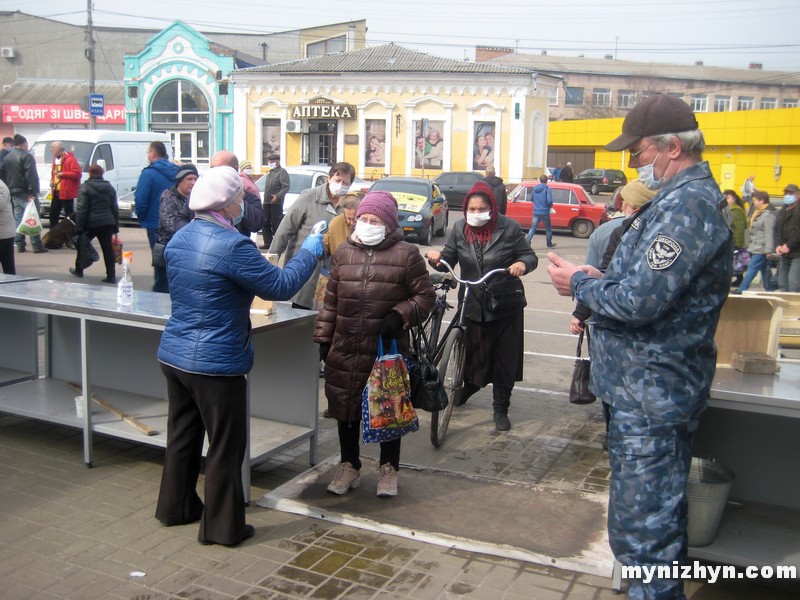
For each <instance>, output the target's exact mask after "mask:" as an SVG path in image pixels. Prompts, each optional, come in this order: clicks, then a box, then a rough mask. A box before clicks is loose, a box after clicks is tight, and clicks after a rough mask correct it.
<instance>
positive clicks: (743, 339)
mask: <svg viewBox="0 0 800 600" xmlns="http://www.w3.org/2000/svg"><path fill="white" fill-rule="evenodd" d="M784 304H785V301H783V300H781V299H780V298H773V297H771V296H755V295H741V296H733V295H732V296H728V299H727V301H726V302H725V305H724V306H723V307H722V313H721V314H720V318H719V325H718V326H717V333H716V335H715V336H714V341H715V342H716V344H717V367H731V366H732V364H733V355H734V353H735V352H763V353H764V354H766V355H767V356H770V357H772V358H777V357H778V339H779V337H780V323H781V318H782V315H783V305H784Z"/></svg>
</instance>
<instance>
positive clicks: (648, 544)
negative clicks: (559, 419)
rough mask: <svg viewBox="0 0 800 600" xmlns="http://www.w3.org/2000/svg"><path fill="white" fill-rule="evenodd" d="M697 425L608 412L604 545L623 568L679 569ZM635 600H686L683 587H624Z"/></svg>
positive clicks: (678, 583)
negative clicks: (608, 470) (608, 473)
mask: <svg viewBox="0 0 800 600" xmlns="http://www.w3.org/2000/svg"><path fill="white" fill-rule="evenodd" d="M697 425H698V423H697V421H690V422H688V423H667V422H664V421H655V420H651V419H645V418H643V417H639V416H636V415H632V414H630V413H626V412H623V411H620V410H616V409H615V408H614V407H613V406H612V407H611V422H610V425H609V430H608V453H609V460H610V463H611V485H610V489H609V500H608V541H609V544H610V546H611V550H612V552H613V553H614V556H615V557H616V559H617V560H618V561H619V562H621V563H622V564H623V565H640V566H655V565H672V564H673V561H678V563H679V564H683V563H684V562H685V559H686V549H687V537H686V526H687V517H688V501H687V499H686V480H687V478H688V475H689V466H690V464H691V459H692V452H691V440H692V434H693V433H694V431H695V430H696V429H697ZM628 597H629V598H633V599H634V600H645V599H647V600H666V599H670V600H673V599H679V600H683V599H685V596H684V593H683V581H682V580H679V579H678V580H676V579H654V580H653V581H651V582H650V583H647V584H645V583H644V581H643V580H640V579H639V580H629V581H628Z"/></svg>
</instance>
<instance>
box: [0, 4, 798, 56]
mask: <svg viewBox="0 0 800 600" xmlns="http://www.w3.org/2000/svg"><path fill="white" fill-rule="evenodd" d="M293 4H294V6H293ZM0 10H12V11H13V10H19V11H21V12H24V13H27V14H33V15H37V16H41V17H47V18H51V19H55V20H59V21H64V22H68V23H72V24H76V25H84V24H86V17H87V1H86V0H26V1H25V2H21V1H19V0H0ZM361 19H366V21H367V27H368V33H367V44H368V45H380V44H385V43H389V42H394V43H397V44H399V45H402V46H405V47H407V48H411V49H414V50H419V51H422V52H427V53H429V54H433V55H436V56H444V57H448V58H456V59H468V60H473V59H474V58H475V46H476V45H485V46H503V47H510V48H515V49H516V50H517V51H518V52H523V53H528V54H540V53H541V52H542V51H547V53H548V54H550V55H558V56H572V57H575V56H580V55H584V56H587V57H592V58H603V57H604V56H606V55H612V56H614V57H615V58H617V59H619V60H634V61H642V62H659V63H672V64H686V65H693V64H694V63H695V62H696V61H703V63H704V64H705V65H706V66H720V67H733V68H747V66H748V65H749V64H750V63H761V64H762V65H763V68H764V69H769V70H781V71H800V34H798V23H800V2H798V1H797V0H664V1H660V2H656V1H653V0H549V1H547V2H545V1H543V0H497V1H495V2H492V1H487V0H483V1H481V2H478V1H475V0H400V1H395V2H385V1H383V0H327V1H322V0H301V1H299V2H297V1H296V2H294V3H292V2H272V1H269V0H264V1H242V0H166V1H165V0H136V1H135V2H120V0H95V1H94V3H93V20H94V24H95V25H97V26H120V27H143V28H151V29H163V28H164V27H166V26H167V25H169V24H170V23H172V22H173V21H175V20H181V21H183V22H185V23H186V24H188V25H191V26H192V27H194V28H195V29H198V30H200V31H230V32H238V33H256V34H257V33H273V32H278V31H285V30H291V29H301V28H305V27H314V26H318V25H325V24H330V23H340V22H344V21H350V20H361Z"/></svg>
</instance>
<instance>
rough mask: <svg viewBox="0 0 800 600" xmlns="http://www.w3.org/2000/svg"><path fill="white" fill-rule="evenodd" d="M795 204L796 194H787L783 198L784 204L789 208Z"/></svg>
mask: <svg viewBox="0 0 800 600" xmlns="http://www.w3.org/2000/svg"><path fill="white" fill-rule="evenodd" d="M795 202H797V196H795V195H794V194H786V195H785V196H784V197H783V203H784V204H786V205H787V206H789V205H791V204H794V203H795Z"/></svg>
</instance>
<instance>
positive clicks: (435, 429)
mask: <svg viewBox="0 0 800 600" xmlns="http://www.w3.org/2000/svg"><path fill="white" fill-rule="evenodd" d="M436 367H437V368H438V369H439V379H440V381H441V382H442V385H443V386H444V391H445V393H446V394H447V406H446V407H445V408H444V409H442V410H438V411H435V412H433V413H431V443H432V444H433V445H434V447H436V448H438V447H439V446H441V445H442V442H444V437H445V436H446V435H447V426H448V425H449V424H450V415H451V414H452V412H453V407H454V406H455V405H456V403H457V402H458V398H459V396H460V395H461V389H462V388H463V386H464V332H463V331H462V330H461V329H459V328H455V329H453V330H452V331H451V332H450V334H449V335H448V336H447V339H446V340H445V342H444V345H443V346H442V352H441V354H440V355H439V360H437V361H436Z"/></svg>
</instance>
